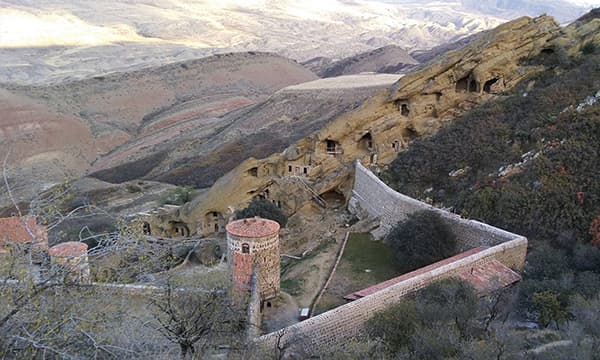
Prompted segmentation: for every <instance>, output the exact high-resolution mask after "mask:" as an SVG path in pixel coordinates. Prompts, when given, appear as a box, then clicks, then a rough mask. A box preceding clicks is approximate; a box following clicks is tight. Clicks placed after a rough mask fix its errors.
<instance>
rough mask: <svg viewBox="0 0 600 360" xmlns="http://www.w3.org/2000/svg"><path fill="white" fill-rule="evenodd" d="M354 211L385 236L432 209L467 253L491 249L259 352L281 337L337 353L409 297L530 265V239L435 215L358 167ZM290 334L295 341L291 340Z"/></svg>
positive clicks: (334, 313)
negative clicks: (501, 268) (499, 268)
mask: <svg viewBox="0 0 600 360" xmlns="http://www.w3.org/2000/svg"><path fill="white" fill-rule="evenodd" d="M349 209H350V211H353V212H358V213H361V212H362V213H363V214H365V215H366V214H368V215H370V216H375V217H378V218H379V219H380V221H381V226H380V229H379V234H380V235H384V234H385V232H386V231H387V230H388V229H389V228H390V227H391V226H392V225H393V224H395V223H396V222H397V221H399V220H401V219H403V218H406V216H407V214H409V213H411V212H414V211H418V210H423V209H428V210H432V211H436V212H439V213H440V215H442V217H443V218H444V219H445V220H446V221H447V222H448V224H450V225H451V227H452V229H453V231H454V232H455V234H456V235H457V236H458V239H459V241H460V244H461V246H462V247H463V249H468V248H473V247H477V246H490V247H489V248H487V249H484V250H483V251H480V252H477V253H475V254H473V255H470V256H467V257H464V258H461V259H458V260H456V261H453V262H450V263H448V264H445V265H442V266H440V267H438V268H436V269H433V270H431V271H428V272H425V273H419V274H417V275H415V276H414V277H411V278H408V279H406V280H404V281H402V282H399V283H397V284H394V285H392V286H390V287H388V288H385V289H382V290H380V291H378V292H376V293H373V294H371V295H368V296H366V297H364V298H361V299H358V300H355V301H353V302H350V303H348V304H345V305H342V306H339V307H337V308H335V309H333V310H330V311H327V312H325V313H323V314H320V315H317V316H315V317H312V318H310V319H307V320H305V321H302V322H300V323H297V324H294V325H292V326H289V327H287V328H284V329H282V330H279V331H277V332H273V333H270V334H266V335H263V336H261V337H258V338H256V339H255V342H256V343H257V344H258V345H259V346H263V347H265V348H266V349H274V348H275V346H276V342H277V340H278V338H279V334H281V333H283V334H285V335H284V336H283V337H282V341H284V342H294V341H298V339H301V341H302V342H303V347H304V349H305V350H306V351H308V352H309V353H319V352H322V351H326V350H332V349H335V347H340V346H342V347H343V345H344V344H345V343H347V341H348V340H349V339H352V338H353V337H355V336H357V335H359V334H360V331H361V329H362V328H363V325H364V324H365V322H366V321H367V320H369V319H370V318H371V317H372V316H373V315H374V314H375V313H377V312H379V311H382V310H385V309H387V308H388V307H390V306H391V305H393V304H396V303H398V302H399V301H400V300H402V298H403V297H405V296H407V295H409V294H411V293H413V292H415V291H417V290H419V289H421V288H424V287H425V286H427V285H429V284H431V283H433V282H435V281H439V280H441V279H444V278H448V277H452V276H455V275H457V274H459V273H461V272H463V271H467V270H469V269H470V268H471V267H473V266H476V265H481V264H485V263H486V262H489V261H491V260H498V261H500V262H501V263H503V264H504V265H506V266H508V267H510V268H512V269H516V270H520V269H522V267H523V264H524V261H525V255H526V252H527V239H526V238H525V237H523V236H520V235H516V234H512V233H510V232H507V231H504V230H501V229H497V228H494V227H493V226H489V225H486V224H483V223H480V222H477V221H472V220H465V219H461V218H460V217H459V216H457V215H454V214H451V213H448V212H446V211H443V210H439V209H435V208H433V207H431V206H429V205H427V204H424V203H422V202H420V201H417V200H415V199H412V198H409V197H407V196H404V195H402V194H399V193H397V192H395V191H394V190H392V189H390V188H389V187H387V186H386V185H385V184H384V183H383V182H382V181H381V180H379V179H378V178H377V177H376V176H375V175H373V174H372V173H371V172H370V171H369V170H367V169H366V168H364V167H363V166H362V165H361V164H360V163H357V166H356V177H355V183H354V190H353V192H352V198H351V200H350V202H349ZM288 334H289V335H288Z"/></svg>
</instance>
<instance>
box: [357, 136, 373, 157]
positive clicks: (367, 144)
mask: <svg viewBox="0 0 600 360" xmlns="http://www.w3.org/2000/svg"><path fill="white" fill-rule="evenodd" d="M358 147H359V148H360V149H361V150H364V151H368V152H371V151H373V149H374V148H375V146H374V145H373V136H372V135H371V132H368V133H366V134H364V135H363V136H362V137H361V138H360V140H358Z"/></svg>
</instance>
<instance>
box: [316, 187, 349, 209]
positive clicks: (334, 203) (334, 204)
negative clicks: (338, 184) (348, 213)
mask: <svg viewBox="0 0 600 360" xmlns="http://www.w3.org/2000/svg"><path fill="white" fill-rule="evenodd" d="M319 196H320V197H321V198H322V199H323V200H325V203H326V204H327V207H328V208H333V209H335V208H339V207H343V206H344V205H345V204H346V197H344V195H343V194H342V193H340V192H339V191H337V190H335V189H334V190H329V191H326V192H324V193H322V194H320V195H319Z"/></svg>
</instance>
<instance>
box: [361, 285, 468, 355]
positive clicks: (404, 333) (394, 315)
mask: <svg viewBox="0 0 600 360" xmlns="http://www.w3.org/2000/svg"><path fill="white" fill-rule="evenodd" d="M477 308H478V299H477V295H476V294H475V290H474V289H473V287H472V286H471V285H470V284H469V283H468V282H466V281H464V280H460V279H445V280H442V281H439V282H436V283H433V284H431V285H429V286H427V287H426V288H424V289H422V290H421V291H419V292H418V293H417V294H416V296H415V298H414V299H406V300H403V301H402V302H400V303H398V304H396V305H394V306H392V307H390V308H389V309H387V310H384V311H381V312H378V313H376V314H375V315H374V316H373V317H372V318H371V319H370V320H369V321H368V322H367V324H366V328H365V329H366V333H367V334H368V336H369V337H370V338H372V339H379V340H381V341H382V342H383V344H384V345H385V346H386V348H387V350H388V352H389V353H391V354H398V353H401V352H405V353H411V354H413V355H414V356H413V357H411V358H415V359H437V358H440V359H441V358H446V357H450V358H460V356H459V355H460V352H461V351H462V349H461V347H462V345H463V344H462V343H461V342H463V341H469V340H470V339H471V338H472V335H471V334H472V333H474V330H475V320H476V315H477ZM392 358H394V357H392Z"/></svg>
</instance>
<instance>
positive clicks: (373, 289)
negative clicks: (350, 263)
mask: <svg viewBox="0 0 600 360" xmlns="http://www.w3.org/2000/svg"><path fill="white" fill-rule="evenodd" d="M485 249H487V247H485V246H480V247H476V248H474V249H471V250H467V251H465V252H462V253H460V254H458V255H454V256H451V257H449V258H446V259H444V260H441V261H438V262H436V263H433V264H431V265H427V266H423V267H422V268H419V269H417V270H415V271H411V272H409V273H406V274H404V275H400V276H398V277H395V278H392V279H390V280H386V281H384V282H381V283H379V284H376V285H373V286H370V287H368V288H366V289H362V290H359V291H356V292H353V293H352V294H348V295H346V296H344V299H346V300H351V301H354V300H357V299H360V298H363V297H365V296H367V295H371V294H373V293H375V292H377V291H379V290H383V289H385V288H388V287H390V286H392V285H395V284H397V283H399V282H402V281H405V280H408V279H411V278H413V277H415V276H418V275H421V274H424V273H426V272H429V271H431V270H434V269H437V268H439V267H441V266H444V265H448V264H450V263H453V262H455V261H457V260H460V259H463V258H466V257H467V256H471V255H473V254H477V253H478V252H481V251H483V250H485Z"/></svg>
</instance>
